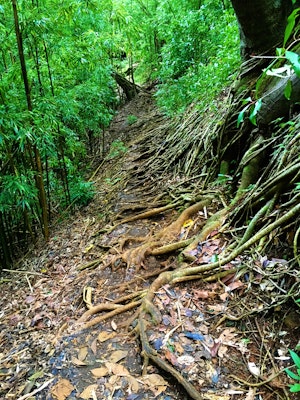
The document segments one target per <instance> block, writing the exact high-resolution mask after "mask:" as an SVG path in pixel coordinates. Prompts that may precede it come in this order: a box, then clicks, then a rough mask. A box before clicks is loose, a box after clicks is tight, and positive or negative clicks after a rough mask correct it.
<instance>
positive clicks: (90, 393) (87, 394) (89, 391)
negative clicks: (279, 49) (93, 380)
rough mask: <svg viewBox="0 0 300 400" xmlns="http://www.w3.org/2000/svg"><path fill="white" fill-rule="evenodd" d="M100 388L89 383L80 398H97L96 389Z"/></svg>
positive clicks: (86, 399)
mask: <svg viewBox="0 0 300 400" xmlns="http://www.w3.org/2000/svg"><path fill="white" fill-rule="evenodd" d="M97 389H98V385H89V386H88V387H86V388H85V389H84V391H83V392H82V393H80V395H79V398H81V399H84V400H88V399H96V398H97V397H96V390H97Z"/></svg>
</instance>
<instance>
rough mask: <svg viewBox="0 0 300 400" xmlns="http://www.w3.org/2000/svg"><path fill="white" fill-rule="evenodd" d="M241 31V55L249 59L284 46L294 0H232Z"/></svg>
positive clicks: (244, 58)
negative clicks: (282, 44) (288, 18)
mask: <svg viewBox="0 0 300 400" xmlns="http://www.w3.org/2000/svg"><path fill="white" fill-rule="evenodd" d="M231 3H232V6H233V8H234V11H235V14H236V17H237V20H238V25H239V31H240V39H241V56H242V58H243V60H247V59H249V58H250V56H251V55H259V54H262V53H265V52H266V51H268V50H270V49H273V48H274V47H275V46H278V45H279V46H280V44H281V43H282V42H283V38H284V31H285V27H286V23H287V17H288V16H289V14H290V13H291V12H292V9H293V5H292V1H291V0H251V1H248V0H231Z"/></svg>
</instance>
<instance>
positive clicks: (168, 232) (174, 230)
mask: <svg viewBox="0 0 300 400" xmlns="http://www.w3.org/2000/svg"><path fill="white" fill-rule="evenodd" d="M211 200H212V198H211V197H209V198H206V199H204V200H202V201H200V202H198V203H196V204H193V205H192V206H190V207H188V208H187V209H185V210H184V211H183V212H182V213H181V214H180V216H179V217H178V218H177V220H176V221H174V222H173V223H171V224H170V225H169V226H167V227H166V228H163V229H162V230H160V231H159V232H158V233H157V234H155V235H153V236H152V237H151V238H150V239H149V240H146V242H145V243H143V244H142V245H141V246H139V247H137V248H133V249H128V250H126V251H125V252H124V253H123V254H122V260H123V261H124V262H125V263H126V264H127V265H128V266H129V267H135V268H136V269H137V271H138V270H139V269H140V267H141V266H143V267H145V266H144V260H145V257H146V256H147V255H149V254H156V255H158V254H166V253H168V252H171V251H173V250H177V249H179V248H182V247H184V246H186V245H187V243H188V241H183V242H176V243H173V244H168V245H167V246H165V247H164V246H161V245H162V244H163V243H170V242H172V241H173V240H174V239H176V238H177V237H178V235H179V233H180V231H181V229H182V226H183V224H184V222H185V221H187V220H188V219H189V218H191V216H193V215H194V214H196V213H197V212H198V211H200V210H202V209H203V208H204V207H205V206H207V205H208V204H209V203H210V202H211Z"/></svg>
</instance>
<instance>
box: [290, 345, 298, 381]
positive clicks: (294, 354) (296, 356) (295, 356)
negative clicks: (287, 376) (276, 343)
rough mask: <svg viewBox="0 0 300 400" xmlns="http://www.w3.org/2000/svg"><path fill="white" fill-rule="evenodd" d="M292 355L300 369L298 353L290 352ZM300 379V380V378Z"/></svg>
mask: <svg viewBox="0 0 300 400" xmlns="http://www.w3.org/2000/svg"><path fill="white" fill-rule="evenodd" d="M289 352H290V355H291V357H292V359H293V361H294V363H295V365H296V366H297V367H298V368H300V357H299V356H298V354H297V353H295V352H294V351H293V350H289ZM299 379H300V378H299Z"/></svg>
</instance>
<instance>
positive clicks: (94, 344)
mask: <svg viewBox="0 0 300 400" xmlns="http://www.w3.org/2000/svg"><path fill="white" fill-rule="evenodd" d="M97 340H98V339H97V338H96V339H94V340H93V341H92V344H91V350H92V352H93V354H94V355H95V354H97Z"/></svg>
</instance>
